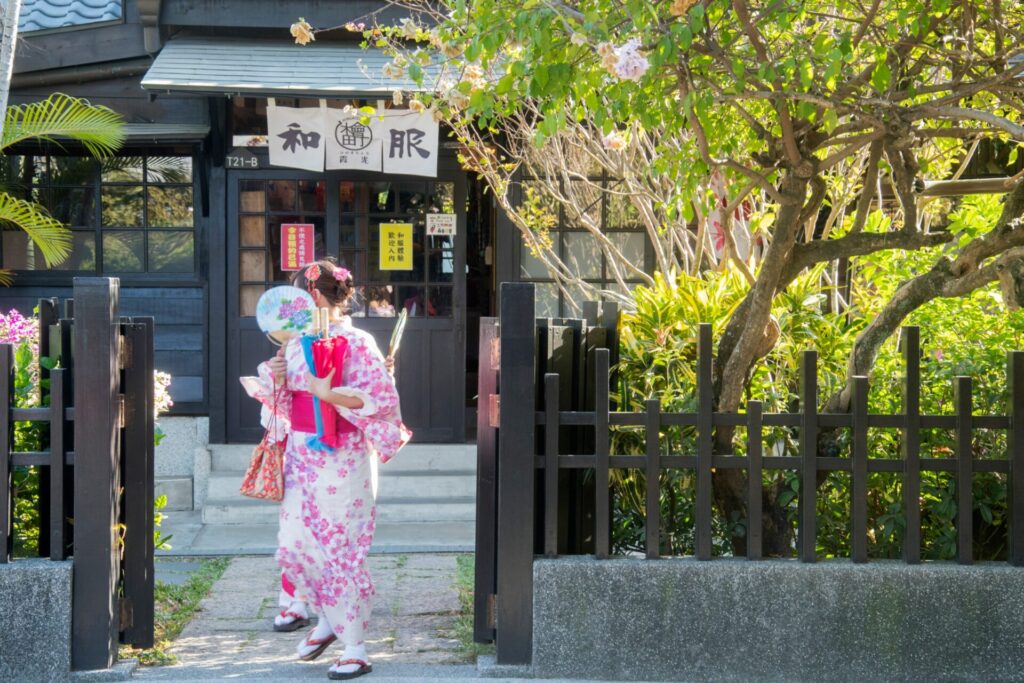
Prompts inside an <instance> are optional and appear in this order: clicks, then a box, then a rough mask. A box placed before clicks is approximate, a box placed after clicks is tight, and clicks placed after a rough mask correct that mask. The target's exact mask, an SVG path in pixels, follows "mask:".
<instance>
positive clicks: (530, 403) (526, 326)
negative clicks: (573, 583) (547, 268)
mask: <svg viewBox="0 0 1024 683" xmlns="http://www.w3.org/2000/svg"><path fill="white" fill-rule="evenodd" d="M500 306H501V309H500V310H501V321H500V326H501V327H500V338H501V363H500V365H501V368H500V370H499V377H500V378H501V379H500V381H501V411H500V413H501V418H500V427H499V432H498V577H497V578H498V594H497V609H496V612H497V615H496V616H497V618H496V629H497V630H496V636H497V661H498V663H499V664H529V663H530V662H531V661H532V659H533V642H532V641H533V529H534V525H533V510H534V508H533V497H534V491H533V480H534V457H535V453H534V451H535V444H534V435H535V432H536V429H535V423H536V420H535V419H534V410H535V407H536V404H535V394H534V391H535V389H534V384H533V383H534V378H535V377H536V374H535V371H536V343H537V342H536V334H537V332H536V319H535V318H534V291H533V285H532V284H529V283H519V282H515V283H513V282H503V283H502V284H501V303H500Z"/></svg>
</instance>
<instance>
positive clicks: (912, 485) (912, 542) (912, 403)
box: [900, 326, 921, 564]
mask: <svg viewBox="0 0 1024 683" xmlns="http://www.w3.org/2000/svg"><path fill="white" fill-rule="evenodd" d="M900 347H901V350H902V351H903V365H904V367H905V368H906V377H905V378H904V380H903V514H904V516H905V517H906V521H907V528H906V532H905V533H906V535H905V536H904V538H903V561H904V562H906V563H907V564H918V563H920V562H921V332H920V330H919V329H918V328H917V327H916V326H908V327H904V328H903V334H901V335H900Z"/></svg>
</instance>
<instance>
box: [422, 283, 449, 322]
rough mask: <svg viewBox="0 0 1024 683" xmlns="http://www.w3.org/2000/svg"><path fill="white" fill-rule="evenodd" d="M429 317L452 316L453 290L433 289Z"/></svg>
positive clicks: (431, 290)
mask: <svg viewBox="0 0 1024 683" xmlns="http://www.w3.org/2000/svg"><path fill="white" fill-rule="evenodd" d="M427 313H428V315H434V316H438V317H449V316H451V314H452V288H451V287H431V288H430V300H429V301H428V302H427Z"/></svg>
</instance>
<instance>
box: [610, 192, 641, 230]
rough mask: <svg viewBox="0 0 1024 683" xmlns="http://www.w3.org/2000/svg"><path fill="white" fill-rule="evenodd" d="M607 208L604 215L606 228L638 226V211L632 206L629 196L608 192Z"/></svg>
mask: <svg viewBox="0 0 1024 683" xmlns="http://www.w3.org/2000/svg"><path fill="white" fill-rule="evenodd" d="M607 197H608V200H607V201H608V209H607V213H606V215H605V226H606V227H608V228H636V227H639V226H640V212H639V211H637V210H636V207H635V206H633V202H631V201H630V199H629V197H627V196H626V195H621V194H614V191H613V192H611V193H608V195H607Z"/></svg>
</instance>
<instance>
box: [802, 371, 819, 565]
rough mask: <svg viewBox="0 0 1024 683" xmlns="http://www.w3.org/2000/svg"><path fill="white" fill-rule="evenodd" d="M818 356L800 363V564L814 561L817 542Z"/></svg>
mask: <svg viewBox="0 0 1024 683" xmlns="http://www.w3.org/2000/svg"><path fill="white" fill-rule="evenodd" d="M817 414H818V353H817V352H816V351H804V353H803V359H802V362H801V364H800V457H801V466H800V532H799V533H800V536H799V547H800V561H801V562H814V561H815V560H816V546H817V542H818V525H817V518H816V516H815V514H816V509H815V508H816V498H817V487H818V462H817V461H818V420H817Z"/></svg>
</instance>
